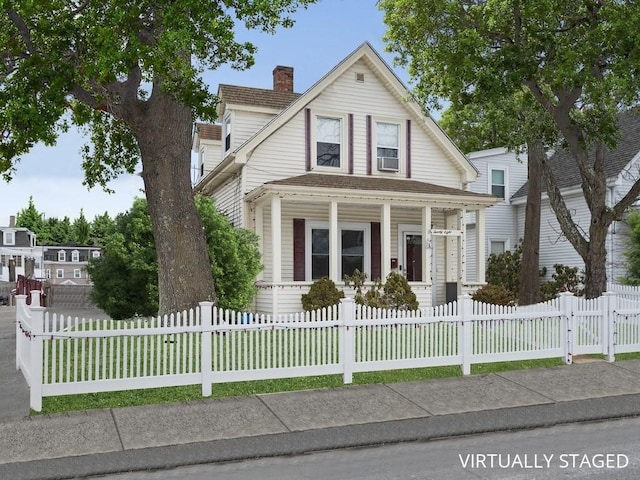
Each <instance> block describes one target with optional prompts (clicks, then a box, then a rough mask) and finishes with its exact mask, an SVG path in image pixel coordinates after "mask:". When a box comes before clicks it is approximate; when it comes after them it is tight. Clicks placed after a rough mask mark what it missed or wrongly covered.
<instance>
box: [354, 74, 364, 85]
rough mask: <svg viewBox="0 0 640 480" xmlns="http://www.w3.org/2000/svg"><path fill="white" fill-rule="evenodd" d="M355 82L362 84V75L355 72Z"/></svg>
mask: <svg viewBox="0 0 640 480" xmlns="http://www.w3.org/2000/svg"><path fill="white" fill-rule="evenodd" d="M356 82H363V83H364V73H362V72H356Z"/></svg>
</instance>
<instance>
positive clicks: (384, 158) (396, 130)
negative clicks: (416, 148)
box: [376, 122, 400, 172]
mask: <svg viewBox="0 0 640 480" xmlns="http://www.w3.org/2000/svg"><path fill="white" fill-rule="evenodd" d="M376 156H377V157H378V170H383V171H384V170H386V171H393V172H397V171H398V170H400V125H398V124H397V123H387V122H377V123H376Z"/></svg>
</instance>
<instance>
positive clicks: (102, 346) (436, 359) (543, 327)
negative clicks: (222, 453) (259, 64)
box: [16, 293, 640, 411]
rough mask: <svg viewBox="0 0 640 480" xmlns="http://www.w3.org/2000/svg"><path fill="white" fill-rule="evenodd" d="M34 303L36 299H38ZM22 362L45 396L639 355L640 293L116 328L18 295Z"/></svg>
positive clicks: (142, 322) (169, 319)
mask: <svg viewBox="0 0 640 480" xmlns="http://www.w3.org/2000/svg"><path fill="white" fill-rule="evenodd" d="M36 298H37V296H36ZM16 303H17V306H16V316H17V318H16V320H17V321H16V346H17V347H16V367H17V368H18V369H20V370H21V371H22V372H23V374H24V376H25V379H26V380H27V383H28V384H29V387H30V392H31V394H30V404H31V408H33V409H34V410H36V411H40V410H41V409H42V397H45V396H56V395H69V394H77V393H90V392H107V391H114V390H132V389H140V388H153V387H167V386H177V385H198V384H200V385H202V394H203V396H209V395H211V394H212V385H213V384H215V383H222V382H233V381H242V380H266V379H274V378H285V377H297V376H309V375H329V374H341V375H342V376H343V380H344V382H345V383H351V382H352V376H353V373H355V372H366V371H379V370H395V369H401V368H420V367H430V366H444V365H460V366H461V369H462V373H463V374H469V373H470V372H471V365H472V364H475V363H486V362H499V361H500V362H501V361H512V360H527V359H536V358H558V357H561V358H564V360H565V362H566V363H571V362H572V361H573V356H574V355H577V354H603V355H606V356H607V359H608V360H609V361H613V360H615V355H616V354H617V353H625V352H638V351H640V303H639V302H638V301H637V297H635V298H632V299H627V298H625V296H624V295H623V294H615V293H607V294H605V295H604V296H602V297H600V298H597V299H592V300H585V299H582V298H577V297H573V296H572V295H571V294H562V295H561V296H560V297H559V298H557V299H555V300H553V301H550V302H547V303H543V304H538V305H532V306H527V307H522V308H517V307H501V306H496V305H487V304H481V303H478V302H474V301H472V300H471V298H470V297H469V296H467V295H465V296H462V297H460V298H459V300H458V301H457V302H453V303H450V304H446V305H440V306H438V307H430V308H425V309H422V310H420V311H415V312H408V311H388V310H375V309H370V308H366V307H360V306H357V305H356V304H355V302H354V301H353V300H352V299H344V300H343V301H342V303H341V304H340V305H336V306H334V307H332V308H328V309H323V310H319V311H317V312H305V313H301V314H291V315H281V316H279V317H272V316H270V315H251V314H247V313H244V312H230V311H223V310H219V309H217V308H215V307H213V305H212V304H211V303H210V302H202V303H201V304H200V306H199V308H197V309H195V310H192V311H188V312H182V313H177V314H175V315H170V316H165V317H162V318H151V319H140V318H138V319H135V320H132V321H119V322H114V321H112V320H101V319H81V320H80V319H78V318H71V317H64V316H56V315H52V314H49V313H48V312H45V309H44V308H43V307H40V306H38V305H32V306H27V305H26V296H24V295H18V296H17V297H16Z"/></svg>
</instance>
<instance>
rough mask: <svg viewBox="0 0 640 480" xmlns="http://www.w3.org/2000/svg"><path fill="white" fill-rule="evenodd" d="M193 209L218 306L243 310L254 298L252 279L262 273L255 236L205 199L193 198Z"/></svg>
mask: <svg viewBox="0 0 640 480" xmlns="http://www.w3.org/2000/svg"><path fill="white" fill-rule="evenodd" d="M196 207H197V208H198V212H200V216H201V218H202V222H203V224H204V228H205V232H206V234H207V246H208V248H209V258H210V259H211V270H212V272H213V278H214V279H215V286H216V294H217V297H218V306H219V307H222V308H229V309H232V310H242V309H245V308H247V307H248V306H249V305H250V304H251V301H252V300H253V297H255V294H256V290H255V286H254V282H255V278H256V275H257V274H258V273H259V272H260V270H262V263H261V258H260V253H259V250H258V236H257V235H256V234H255V233H253V232H250V231H249V230H245V229H242V228H234V227H233V225H232V224H231V223H230V222H229V219H228V218H227V217H225V216H224V215H222V214H221V213H220V212H219V211H218V210H217V209H216V207H215V205H214V203H213V202H212V201H211V199H210V198H208V197H204V196H197V197H196Z"/></svg>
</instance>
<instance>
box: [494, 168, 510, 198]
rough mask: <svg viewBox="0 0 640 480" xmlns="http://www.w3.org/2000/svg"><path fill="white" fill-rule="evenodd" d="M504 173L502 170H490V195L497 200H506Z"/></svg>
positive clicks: (505, 176)
mask: <svg viewBox="0 0 640 480" xmlns="http://www.w3.org/2000/svg"><path fill="white" fill-rule="evenodd" d="M506 178H507V175H506V172H505V170H504V169H502V168H492V169H491V194H492V195H495V196H496V197H498V198H502V199H503V200H504V199H506V198H507V197H506V194H507V184H506Z"/></svg>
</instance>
